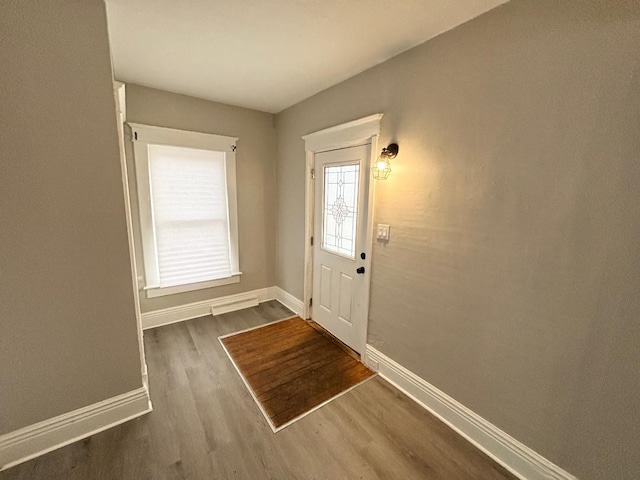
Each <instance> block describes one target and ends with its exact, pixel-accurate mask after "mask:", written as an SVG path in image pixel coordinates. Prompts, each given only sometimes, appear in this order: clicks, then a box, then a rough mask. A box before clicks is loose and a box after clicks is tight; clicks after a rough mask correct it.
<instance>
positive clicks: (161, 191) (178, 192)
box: [148, 144, 237, 287]
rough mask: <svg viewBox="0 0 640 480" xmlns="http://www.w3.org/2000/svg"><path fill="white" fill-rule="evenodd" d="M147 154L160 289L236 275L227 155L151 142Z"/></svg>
mask: <svg viewBox="0 0 640 480" xmlns="http://www.w3.org/2000/svg"><path fill="white" fill-rule="evenodd" d="M148 154H149V180H150V197H151V206H152V215H153V226H154V237H155V244H156V252H157V269H158V280H159V286H160V287H169V286H175V285H185V284H190V283H196V282H203V281H208V280H215V279H220V278H227V277H230V276H231V275H233V274H236V273H237V272H233V271H232V265H233V262H232V259H231V257H230V234H229V208H228V205H227V198H228V196H227V181H226V178H227V177H226V173H225V154H224V152H216V151H210V150H198V149H193V148H183V147H173V146H167V145H153V144H149V145H148Z"/></svg>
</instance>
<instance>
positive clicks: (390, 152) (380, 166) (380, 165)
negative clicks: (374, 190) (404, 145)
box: [371, 143, 399, 180]
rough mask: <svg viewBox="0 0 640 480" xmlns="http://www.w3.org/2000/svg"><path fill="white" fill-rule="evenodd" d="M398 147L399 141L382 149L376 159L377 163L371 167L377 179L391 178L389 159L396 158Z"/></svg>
mask: <svg viewBox="0 0 640 480" xmlns="http://www.w3.org/2000/svg"><path fill="white" fill-rule="evenodd" d="M398 149H399V148H398V144H397V143H391V144H389V145H388V146H387V147H385V148H383V149H382V152H380V156H379V157H378V160H376V165H375V166H374V167H373V168H372V169H371V170H372V171H373V178H375V179H376V180H386V179H387V178H389V174H390V173H391V163H390V162H389V160H390V159H392V158H396V155H398Z"/></svg>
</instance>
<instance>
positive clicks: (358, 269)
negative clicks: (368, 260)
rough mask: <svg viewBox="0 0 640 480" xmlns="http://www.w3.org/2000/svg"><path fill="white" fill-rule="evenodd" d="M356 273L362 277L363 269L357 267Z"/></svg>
mask: <svg viewBox="0 0 640 480" xmlns="http://www.w3.org/2000/svg"><path fill="white" fill-rule="evenodd" d="M356 273H358V274H360V275H363V274H364V267H358V268H356Z"/></svg>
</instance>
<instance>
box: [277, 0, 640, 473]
mask: <svg viewBox="0 0 640 480" xmlns="http://www.w3.org/2000/svg"><path fill="white" fill-rule="evenodd" d="M638 31H640V10H639V9H638V8H637V5H636V6H635V7H633V2H628V1H613V2H604V3H603V2H596V1H593V2H589V1H588V2H584V1H568V2H553V1H550V0H543V1H542V2H540V1H537V0H522V1H520V0H518V1H512V2H509V3H507V4H505V5H503V6H501V7H498V8H496V9H495V10H492V11H490V12H488V13H486V14H484V15H482V16H480V17H478V18H476V19H473V20H471V21H470V22H468V23H466V24H464V25H462V26H460V27H457V28H455V29H454V30H452V31H450V32H447V33H444V34H442V35H441V36H439V37H437V38H435V39H432V40H430V41H428V42H426V43H425V44H423V45H421V46H418V47H416V48H414V49H412V50H409V51H408V52H406V53H404V54H402V55H399V56H397V57H395V58H392V59H391V60H389V61H387V62H384V63H382V64H380V65H378V66H377V67H374V68H372V69H370V70H367V71H366V72H364V73H362V74H360V75H357V76H355V77H353V78H351V79H349V80H347V81H345V82H343V83H341V84H339V85H337V86H335V87H332V88H330V89H328V90H326V91H324V92H321V93H319V94H318V95H316V96H314V97H312V98H310V99H307V100H305V101H303V102H301V103H299V104H297V105H295V106H293V107H291V108H289V109H287V110H285V111H284V112H281V113H279V114H278V115H276V130H277V135H278V142H277V143H278V163H277V181H278V211H277V218H278V240H277V248H278V252H277V259H278V264H277V272H278V274H277V285H278V286H279V287H281V288H283V289H284V290H286V291H288V292H290V293H291V294H293V295H294V296H296V297H298V298H302V294H303V293H302V286H303V271H304V264H303V262H304V185H305V180H304V179H305V177H304V143H303V142H302V140H301V138H302V136H303V135H306V134H308V133H310V132H314V131H317V130H321V129H323V128H327V127H331V126H334V125H339V124H341V123H344V122H347V121H351V120H354V119H357V118H362V117H364V116H367V115H369V114H372V113H377V112H381V113H384V114H385V116H384V118H383V121H382V129H381V136H380V145H382V146H384V145H386V144H388V143H390V142H392V141H394V142H396V143H398V144H399V146H400V153H399V155H398V157H397V158H396V159H395V160H393V161H392V162H391V167H392V173H391V176H390V178H389V179H388V180H386V181H383V182H378V184H377V199H376V205H375V211H376V218H375V220H374V224H375V223H384V224H390V225H391V234H390V241H389V242H388V243H385V244H383V243H375V245H374V250H373V257H372V262H373V264H372V275H373V276H372V287H371V304H370V323H369V337H368V338H369V343H370V345H371V346H372V347H374V348H375V349H376V350H377V351H378V352H379V353H382V354H383V355H384V356H386V357H387V358H391V359H393V360H394V361H395V362H397V363H399V364H400V365H402V366H404V367H406V368H407V369H409V370H410V371H412V372H414V373H415V374H417V375H418V376H419V378H422V379H425V380H426V381H428V382H429V383H430V384H431V385H432V386H435V387H437V389H439V391H442V392H445V393H446V394H448V395H449V396H451V397H453V398H455V399H456V400H457V401H459V402H461V403H462V404H463V405H465V406H466V407H468V408H470V409H472V410H473V411H474V412H476V413H478V414H479V415H481V416H482V417H483V418H485V419H487V420H489V421H490V422H491V423H492V424H494V425H496V426H498V427H500V428H501V429H502V430H503V431H505V432H507V433H509V434H510V435H512V436H513V437H515V438H517V439H518V440H520V441H522V442H523V443H525V444H526V445H528V446H529V447H532V448H533V449H535V450H536V451H537V452H539V453H541V454H542V455H544V456H545V457H547V458H548V459H550V460H552V461H554V462H555V463H557V464H558V465H560V466H561V467H564V468H565V469H566V470H568V471H570V472H572V473H574V474H576V475H577V476H578V477H579V478H582V479H594V480H595V479H599V478H628V479H630V478H635V476H636V475H637V472H638V471H640V457H638V456H637V455H636V454H635V450H637V448H638V445H640V438H639V434H638V432H639V430H638V428H637V424H638V422H639V421H640V404H639V403H638V402H637V398H638V396H640V390H639V389H640V384H639V383H638V382H637V372H638V371H639V370H640V331H639V330H638V322H637V318H638V314H639V313H640V296H639V295H638V294H637V285H638V284H640V257H639V256H638V255H637V251H638V249H637V245H636V244H637V238H639V237H640V223H639V222H638V218H640V189H639V188H638V181H637V179H638V178H640V163H639V162H638V161H637V159H638V158H639V157H640V144H639V142H638V131H639V130H640V125H639V122H638V116H637V112H638V111H640V83H639V78H640V77H639V76H638V72H639V71H640V64H639V62H640V60H639V58H638V56H637V52H638V51H640V36H639V35H638ZM379 358H380V357H379ZM613 399H615V400H613ZM631 418H633V419H634V420H633V421H629V419H631Z"/></svg>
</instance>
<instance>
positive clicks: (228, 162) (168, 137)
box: [127, 122, 242, 298]
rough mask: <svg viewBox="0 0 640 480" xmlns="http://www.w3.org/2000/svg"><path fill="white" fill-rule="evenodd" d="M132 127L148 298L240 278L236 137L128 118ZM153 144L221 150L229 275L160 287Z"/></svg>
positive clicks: (225, 283) (221, 283) (235, 281)
mask: <svg viewBox="0 0 640 480" xmlns="http://www.w3.org/2000/svg"><path fill="white" fill-rule="evenodd" d="M127 125H129V127H130V128H131V141H132V143H133V156H134V163H135V171H136V185H137V187H138V202H139V205H138V211H139V215H140V233H141V237H142V260H143V265H144V281H145V282H144V283H145V286H144V288H143V290H145V291H146V295H147V298H154V297H159V296H163V295H172V294H175V293H181V292H188V291H192V290H200V289H204V288H212V287H217V286H221V285H229V284H232V283H238V282H239V281H240V275H242V272H241V271H240V259H239V252H238V248H239V246H238V194H237V189H236V154H235V150H236V143H237V141H238V138H237V137H227V136H223V135H214V134H210V133H200V132H191V131H187V130H177V129H173V128H165V127H157V126H152V125H142V124H137V123H130V122H128V123H127ZM150 144H152V145H168V146H172V147H184V148H195V149H199V150H210V151H216V152H222V153H224V163H225V173H226V177H227V178H226V180H227V208H228V211H229V259H230V261H231V276H230V277H226V278H218V279H213V280H208V281H204V282H195V283H189V284H184V285H175V286H166V287H160V280H159V271H158V259H157V246H156V235H155V231H154V230H155V225H154V222H153V206H152V203H151V189H150V176H149V148H148V146H149V145H150Z"/></svg>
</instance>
